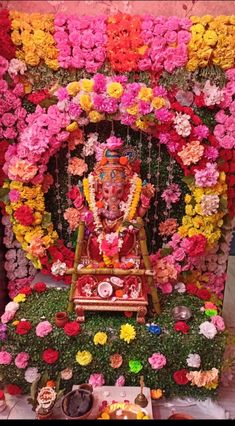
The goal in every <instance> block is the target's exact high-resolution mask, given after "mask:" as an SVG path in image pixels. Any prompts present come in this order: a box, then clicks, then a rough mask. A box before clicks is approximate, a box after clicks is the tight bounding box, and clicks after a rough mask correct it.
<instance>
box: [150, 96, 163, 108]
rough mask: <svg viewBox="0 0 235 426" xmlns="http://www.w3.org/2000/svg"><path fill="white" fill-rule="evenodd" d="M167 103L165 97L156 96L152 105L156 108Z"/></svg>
mask: <svg viewBox="0 0 235 426" xmlns="http://www.w3.org/2000/svg"><path fill="white" fill-rule="evenodd" d="M165 104H166V102H165V99H163V98H161V97H159V96H157V97H156V98H153V100H152V106H153V108H155V109H160V108H162V107H163V106H164V105H165Z"/></svg>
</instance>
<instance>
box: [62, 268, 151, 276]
mask: <svg viewBox="0 0 235 426" xmlns="http://www.w3.org/2000/svg"><path fill="white" fill-rule="evenodd" d="M74 272H75V271H74V268H70V269H67V271H66V274H68V275H71V274H73V273H74ZM152 274H153V273H152V271H150V270H147V269H119V268H113V269H112V268H99V269H95V268H85V267H84V268H81V269H78V270H77V275H152Z"/></svg>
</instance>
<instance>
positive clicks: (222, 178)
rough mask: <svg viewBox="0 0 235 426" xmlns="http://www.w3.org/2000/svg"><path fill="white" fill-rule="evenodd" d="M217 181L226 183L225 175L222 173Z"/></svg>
mask: <svg viewBox="0 0 235 426" xmlns="http://www.w3.org/2000/svg"><path fill="white" fill-rule="evenodd" d="M219 180H220V182H226V174H225V173H224V172H221V173H220V174H219Z"/></svg>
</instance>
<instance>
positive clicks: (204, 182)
mask: <svg viewBox="0 0 235 426" xmlns="http://www.w3.org/2000/svg"><path fill="white" fill-rule="evenodd" d="M218 177H219V172H218V170H217V165H216V164H213V163H206V167H205V169H202V170H196V172H195V183H196V186H199V187H207V186H214V185H215V184H216V183H217V179H218Z"/></svg>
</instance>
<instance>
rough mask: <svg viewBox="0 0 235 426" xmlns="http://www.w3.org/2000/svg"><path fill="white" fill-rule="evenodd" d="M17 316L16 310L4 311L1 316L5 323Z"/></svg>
mask: <svg viewBox="0 0 235 426" xmlns="http://www.w3.org/2000/svg"><path fill="white" fill-rule="evenodd" d="M14 316H15V311H6V312H4V314H2V316H1V321H2V323H3V324H6V323H8V322H9V321H11V320H12V319H13V318H14Z"/></svg>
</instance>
